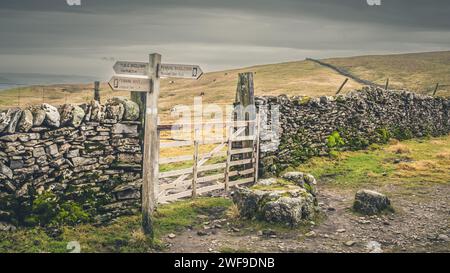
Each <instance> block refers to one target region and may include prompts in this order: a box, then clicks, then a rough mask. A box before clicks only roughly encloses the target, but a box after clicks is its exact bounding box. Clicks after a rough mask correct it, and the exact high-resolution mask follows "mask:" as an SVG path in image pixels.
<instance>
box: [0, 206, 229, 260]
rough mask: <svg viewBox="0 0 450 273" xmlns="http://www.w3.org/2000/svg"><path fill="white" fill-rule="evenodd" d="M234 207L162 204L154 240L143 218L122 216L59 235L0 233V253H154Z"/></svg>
mask: <svg viewBox="0 0 450 273" xmlns="http://www.w3.org/2000/svg"><path fill="white" fill-rule="evenodd" d="M230 205H231V200H228V199H225V198H198V199H196V200H186V201H180V202H175V203H172V204H168V205H163V206H161V207H159V208H158V210H157V212H156V213H155V219H154V221H155V235H156V236H155V241H153V242H152V241H151V240H150V239H149V238H148V237H146V236H145V235H144V234H143V232H142V229H141V217H140V216H138V215H136V216H128V217H120V218H118V219H116V220H115V221H114V222H112V223H110V224H108V225H105V226H95V225H92V224H80V225H77V226H73V227H71V226H64V227H61V229H60V230H59V232H57V234H53V233H52V230H50V229H45V228H42V227H34V228H19V229H17V230H16V231H13V232H0V253H21V252H26V253H42V252H50V253H67V252H70V251H71V250H70V249H67V244H68V243H69V242H72V241H76V242H79V243H80V246H81V252H88V253H89V252H117V253H118V252H120V253H127V252H132V253H141V252H153V251H155V250H158V249H160V248H161V238H162V237H163V236H166V235H167V234H168V233H171V232H177V231H181V230H182V229H183V228H186V227H189V226H193V227H194V226H196V225H200V224H201V220H200V219H199V218H198V215H200V214H204V215H207V216H208V215H216V216H217V215H221V214H223V213H224V212H225V211H226V210H227V208H228V207H229V206H230Z"/></svg>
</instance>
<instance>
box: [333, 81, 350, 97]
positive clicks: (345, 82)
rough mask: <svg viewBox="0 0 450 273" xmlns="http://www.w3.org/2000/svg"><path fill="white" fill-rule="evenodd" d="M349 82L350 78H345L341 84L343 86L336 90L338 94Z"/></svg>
mask: <svg viewBox="0 0 450 273" xmlns="http://www.w3.org/2000/svg"><path fill="white" fill-rule="evenodd" d="M347 82H348V78H346V79H345V80H344V82H343V83H342V84H341V86H340V87H339V89H338V91H337V92H336V95H338V94H339V93H341V91H342V89H343V88H344V86H345V85H346V84H347Z"/></svg>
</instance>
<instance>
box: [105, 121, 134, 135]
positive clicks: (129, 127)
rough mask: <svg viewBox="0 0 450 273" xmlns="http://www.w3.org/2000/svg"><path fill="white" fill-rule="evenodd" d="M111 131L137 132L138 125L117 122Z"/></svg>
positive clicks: (116, 132) (117, 132) (120, 132)
mask: <svg viewBox="0 0 450 273" xmlns="http://www.w3.org/2000/svg"><path fill="white" fill-rule="evenodd" d="M111 132H112V133H113V134H137V132H138V127H137V125H130V124H123V123H117V124H114V126H113V127H112V130H111Z"/></svg>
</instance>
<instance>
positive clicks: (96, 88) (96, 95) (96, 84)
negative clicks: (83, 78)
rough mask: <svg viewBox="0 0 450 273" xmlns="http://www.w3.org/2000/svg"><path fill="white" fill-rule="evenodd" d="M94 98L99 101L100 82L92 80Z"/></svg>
mask: <svg viewBox="0 0 450 273" xmlns="http://www.w3.org/2000/svg"><path fill="white" fill-rule="evenodd" d="M94 100H96V101H98V103H100V82H99V81H96V82H94Z"/></svg>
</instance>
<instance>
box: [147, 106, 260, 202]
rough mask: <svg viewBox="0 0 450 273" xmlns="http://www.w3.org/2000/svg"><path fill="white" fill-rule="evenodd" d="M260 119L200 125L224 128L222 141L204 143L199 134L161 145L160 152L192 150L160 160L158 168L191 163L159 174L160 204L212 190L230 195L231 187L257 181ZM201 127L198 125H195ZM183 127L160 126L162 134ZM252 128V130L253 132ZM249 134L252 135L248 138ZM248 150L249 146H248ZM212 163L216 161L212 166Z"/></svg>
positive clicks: (161, 143)
mask: <svg viewBox="0 0 450 273" xmlns="http://www.w3.org/2000/svg"><path fill="white" fill-rule="evenodd" d="M259 121H260V118H259V115H256V118H255V119H254V120H250V121H234V122H206V123H202V124H201V125H206V124H208V125H212V124H214V125H218V126H222V128H223V129H224V130H226V131H225V132H227V134H226V138H223V139H221V140H220V141H201V139H199V138H198V134H197V133H195V134H194V136H195V137H194V140H193V141H189V140H187V141H186V140H176V141H170V142H160V145H159V147H160V149H165V148H177V147H191V148H192V149H193V152H192V153H191V154H189V155H182V156H175V157H163V158H160V159H159V166H160V169H161V166H164V165H165V166H170V164H172V165H174V164H179V165H180V164H181V166H183V165H186V164H189V167H185V168H178V169H174V170H172V168H169V169H170V170H167V171H163V170H161V171H160V172H159V175H158V186H157V188H156V189H157V191H156V195H157V196H156V197H157V200H158V202H159V203H167V202H171V201H175V200H178V199H180V198H185V197H193V198H195V197H197V196H198V195H201V194H205V193H208V192H212V191H217V190H221V189H222V190H223V191H224V193H226V192H228V191H229V189H230V188H231V187H234V186H238V185H241V184H246V183H251V182H255V181H257V179H258V163H259V162H258V159H259V133H260V128H259V127H260V125H259V124H260V122H259ZM195 125H198V124H195ZM181 128H182V127H179V128H177V127H174V126H171V125H165V126H164V125H163V126H159V130H158V131H159V132H161V131H165V130H177V129H181ZM251 129H252V130H251ZM248 132H252V134H251V135H248ZM244 141H245V142H252V143H253V145H250V148H234V147H235V146H236V145H234V144H235V143H239V142H244ZM205 145H207V147H210V146H211V145H216V146H214V148H212V149H211V150H209V151H207V152H206V153H205V152H203V153H201V152H200V147H202V146H203V147H204V146H205ZM246 146H247V147H248V145H246ZM211 161H214V162H212V163H211Z"/></svg>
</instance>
